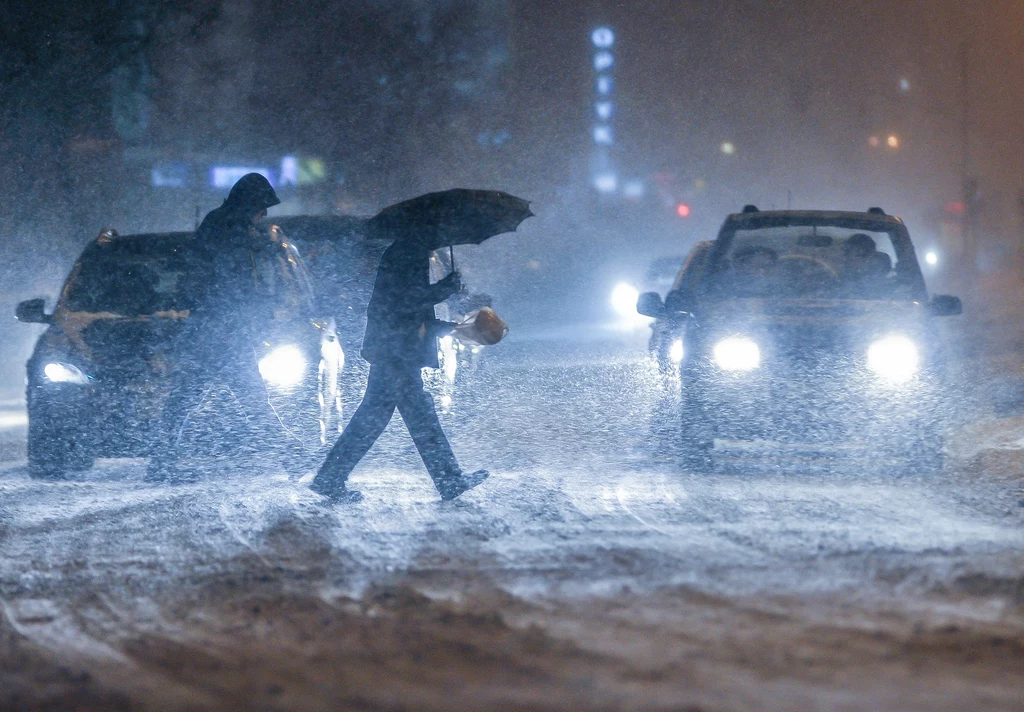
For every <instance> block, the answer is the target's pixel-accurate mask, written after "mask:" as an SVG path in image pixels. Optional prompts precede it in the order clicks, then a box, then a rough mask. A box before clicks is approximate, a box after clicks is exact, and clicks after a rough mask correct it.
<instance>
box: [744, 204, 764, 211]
mask: <svg viewBox="0 0 1024 712" xmlns="http://www.w3.org/2000/svg"><path fill="white" fill-rule="evenodd" d="M742 212H744V213H759V212H761V211H760V210H758V209H757V206H756V205H744V206H743V210H742Z"/></svg>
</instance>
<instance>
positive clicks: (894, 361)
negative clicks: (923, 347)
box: [868, 334, 920, 383]
mask: <svg viewBox="0 0 1024 712" xmlns="http://www.w3.org/2000/svg"><path fill="white" fill-rule="evenodd" d="M919 360H920V359H919V356H918V353H917V346H916V345H915V344H914V342H913V341H911V340H910V338H909V337H907V336H904V335H903V334H890V335H889V336H886V337H884V338H881V339H878V340H877V341H875V342H874V343H873V344H871V346H869V347H868V368H870V369H871V370H872V371H874V372H875V373H877V374H878V375H879V376H881V377H882V378H884V379H885V380H887V381H891V382H893V383H903V382H904V381H908V380H910V379H911V378H912V377H913V375H914V374H915V373H917V369H918V362H919Z"/></svg>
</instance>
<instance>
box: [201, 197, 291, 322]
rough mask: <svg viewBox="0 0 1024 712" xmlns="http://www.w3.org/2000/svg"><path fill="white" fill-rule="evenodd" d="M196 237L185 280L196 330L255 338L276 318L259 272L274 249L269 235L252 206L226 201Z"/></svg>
mask: <svg viewBox="0 0 1024 712" xmlns="http://www.w3.org/2000/svg"><path fill="white" fill-rule="evenodd" d="M196 242H197V244H196V252H195V255H194V256H195V258H196V259H195V262H194V263H193V264H192V265H191V269H190V270H189V272H188V276H187V277H186V279H187V282H186V285H185V290H186V293H188V294H189V296H190V301H191V304H192V306H191V309H190V315H189V322H190V326H192V329H191V331H192V332H193V335H194V336H196V337H198V338H203V337H212V338H215V339H228V338H231V337H236V336H237V337H240V338H244V339H246V340H251V338H253V337H254V336H255V335H256V334H257V333H258V332H259V331H261V327H262V326H263V325H264V324H265V323H266V322H267V321H269V319H271V318H272V317H273V303H272V300H271V295H270V294H268V289H267V285H266V283H265V282H263V283H261V271H260V269H261V265H263V266H264V269H265V265H266V264H267V260H268V257H269V256H270V255H271V254H272V253H271V252H270V249H271V248H272V243H271V241H270V238H269V236H268V235H267V234H265V233H263V232H262V231H259V230H257V229H256V228H255V227H254V226H253V225H252V215H251V213H250V212H249V211H247V210H239V209H237V208H235V207H234V206H232V205H231V204H229V203H227V202H225V204H224V205H222V206H221V207H219V208H217V209H215V210H211V211H210V212H209V213H208V214H207V215H206V218H205V219H204V220H203V222H202V224H201V225H200V226H199V229H198V230H197V231H196Z"/></svg>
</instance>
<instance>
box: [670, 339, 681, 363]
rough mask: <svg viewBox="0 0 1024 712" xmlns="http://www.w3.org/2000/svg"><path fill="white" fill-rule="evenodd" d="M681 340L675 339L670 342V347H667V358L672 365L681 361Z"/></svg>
mask: <svg viewBox="0 0 1024 712" xmlns="http://www.w3.org/2000/svg"><path fill="white" fill-rule="evenodd" d="M683 353H684V352H683V340H682V339H676V340H675V341H673V342H672V346H670V347H669V350H668V357H669V359H671V361H672V363H680V362H682V360H683Z"/></svg>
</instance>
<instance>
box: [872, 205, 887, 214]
mask: <svg viewBox="0 0 1024 712" xmlns="http://www.w3.org/2000/svg"><path fill="white" fill-rule="evenodd" d="M868 212H869V213H870V214H872V215H885V211H884V210H882V209H881V208H877V207H876V208H868Z"/></svg>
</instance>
